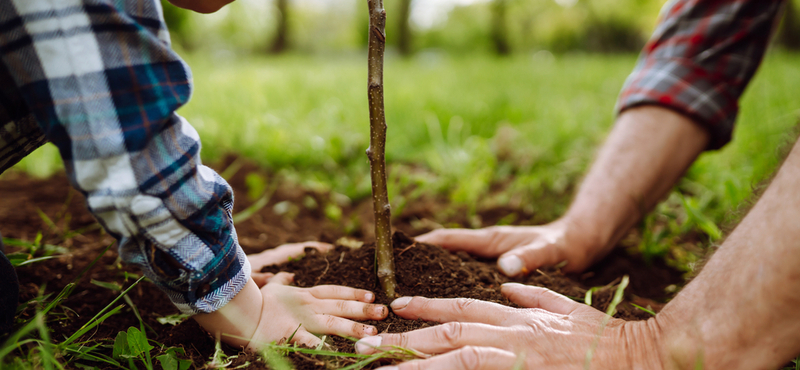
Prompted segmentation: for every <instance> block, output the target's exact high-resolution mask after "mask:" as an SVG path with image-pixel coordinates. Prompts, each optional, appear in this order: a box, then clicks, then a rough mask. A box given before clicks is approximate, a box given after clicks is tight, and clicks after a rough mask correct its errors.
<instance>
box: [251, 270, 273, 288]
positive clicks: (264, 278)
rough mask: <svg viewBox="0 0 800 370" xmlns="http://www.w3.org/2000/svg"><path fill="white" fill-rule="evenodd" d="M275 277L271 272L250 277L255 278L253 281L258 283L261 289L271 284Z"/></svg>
mask: <svg viewBox="0 0 800 370" xmlns="http://www.w3.org/2000/svg"><path fill="white" fill-rule="evenodd" d="M273 276H275V274H273V273H271V272H254V273H251V274H250V277H252V278H253V281H255V282H256V285H258V287H259V288H261V287H263V286H264V285H267V283H268V282H269V280H270V279H272V277H273Z"/></svg>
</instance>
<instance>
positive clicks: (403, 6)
mask: <svg viewBox="0 0 800 370" xmlns="http://www.w3.org/2000/svg"><path fill="white" fill-rule="evenodd" d="M410 16H411V0H400V14H398V18H399V20H398V25H397V31H398V32H397V49H398V50H399V51H400V55H404V56H408V55H411V52H412V45H411V39H412V37H411V27H410V25H409V17H410Z"/></svg>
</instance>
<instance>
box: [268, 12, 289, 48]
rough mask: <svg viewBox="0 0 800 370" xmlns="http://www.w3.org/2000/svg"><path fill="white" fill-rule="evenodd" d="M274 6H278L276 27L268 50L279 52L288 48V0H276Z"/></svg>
mask: <svg viewBox="0 0 800 370" xmlns="http://www.w3.org/2000/svg"><path fill="white" fill-rule="evenodd" d="M275 6H276V7H277V8H278V28H277V30H276V31H275V38H273V39H272V44H271V45H270V47H269V52H270V53H272V54H280V53H282V52H284V51H286V49H288V48H289V0H276V2H275Z"/></svg>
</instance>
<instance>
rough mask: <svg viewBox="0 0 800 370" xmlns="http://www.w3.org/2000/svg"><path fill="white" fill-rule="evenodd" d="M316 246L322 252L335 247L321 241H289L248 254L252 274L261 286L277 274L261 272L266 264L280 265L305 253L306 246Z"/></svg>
mask: <svg viewBox="0 0 800 370" xmlns="http://www.w3.org/2000/svg"><path fill="white" fill-rule="evenodd" d="M309 247H310V248H316V249H317V250H319V251H320V252H321V253H325V252H327V251H329V250H331V249H333V245H332V244H328V243H321V242H314V241H309V242H302V243H289V244H283V245H280V246H277V247H275V248H272V249H267V250H265V251H263V252H261V253H255V254H248V255H247V259H248V260H249V261H250V268H251V271H252V272H251V273H250V276H251V277H252V278H253V280H254V281H255V282H256V284H258V286H259V288H260V287H262V286H264V285H265V284H267V283H268V282H269V281H270V279H272V277H273V276H275V274H273V273H270V272H261V269H262V268H264V266H271V265H278V264H281V263H284V262H287V261H289V260H290V259H292V258H297V257H300V256H302V255H303V253H304V252H305V249H306V248H309Z"/></svg>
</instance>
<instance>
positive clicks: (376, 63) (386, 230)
mask: <svg viewBox="0 0 800 370" xmlns="http://www.w3.org/2000/svg"><path fill="white" fill-rule="evenodd" d="M367 4H368V6H369V41H368V43H369V50H368V54H367V62H368V68H367V72H368V79H367V84H368V85H367V89H368V90H367V91H368V96H369V127H370V140H369V148H367V157H369V166H370V173H371V177H372V207H373V210H374V212H375V260H376V264H377V269H376V270H377V275H378V280H380V282H381V286H382V287H383V291H384V293H386V296H388V297H389V299H394V296H395V287H396V286H397V283H396V282H395V278H394V255H393V249H392V226H391V215H392V208H391V206H390V205H389V194H388V192H387V190H386V155H385V153H386V114H385V112H384V108H383V53H384V51H385V49H386V31H385V30H386V10H384V9H383V0H369V1H368V2H367Z"/></svg>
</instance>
